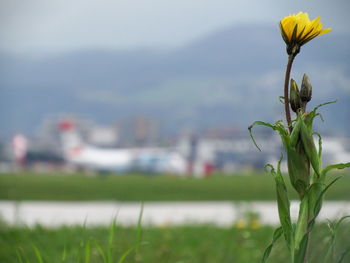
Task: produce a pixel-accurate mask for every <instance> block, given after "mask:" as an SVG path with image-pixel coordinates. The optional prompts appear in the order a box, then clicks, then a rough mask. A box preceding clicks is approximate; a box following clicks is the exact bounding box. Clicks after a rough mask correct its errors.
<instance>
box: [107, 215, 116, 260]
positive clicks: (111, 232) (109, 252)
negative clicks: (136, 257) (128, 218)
mask: <svg viewBox="0 0 350 263" xmlns="http://www.w3.org/2000/svg"><path fill="white" fill-rule="evenodd" d="M116 218H117V215H115V216H114V218H113V220H112V223H111V226H110V228H109V238H108V248H107V262H108V263H112V262H113V254H112V247H113V242H114V235H115V232H116V229H117V224H116V221H117V219H116Z"/></svg>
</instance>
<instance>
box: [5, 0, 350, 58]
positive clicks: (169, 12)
mask: <svg viewBox="0 0 350 263" xmlns="http://www.w3.org/2000/svg"><path fill="white" fill-rule="evenodd" d="M349 3H350V1H348V0H339V1H337V0H334V1H330V0H309V1H306V0H294V1H291V0H289V1H283V0H280V1H278V0H251V1H249V0H240V1H234V0H30V1H29V0H0V38H1V39H0V40H1V41H0V52H6V53H19V54H38V53H44V54H45V53H49V54H55V53H60V52H67V51H74V50H81V49H89V48H101V49H132V48H143V47H165V48H167V47H178V46H181V45H184V44H186V43H189V42H191V41H193V40H195V39H196V38H198V37H201V36H203V35H206V34H209V33H210V32H213V31H215V30H218V29H221V28H225V27H228V26H232V25H240V24H246V23H250V24H258V23H263V24H271V25H276V26H277V23H278V21H279V20H280V19H281V18H282V17H284V16H286V15H288V14H290V13H295V12H298V11H306V12H309V14H310V17H311V18H314V17H315V16H318V15H320V16H321V17H322V22H323V23H324V26H326V27H332V28H333V30H334V31H333V32H337V31H338V32H348V33H349V32H350V30H349V25H350V16H349V11H350V4H349Z"/></svg>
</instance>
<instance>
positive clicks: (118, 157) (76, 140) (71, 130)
mask: <svg viewBox="0 0 350 263" xmlns="http://www.w3.org/2000/svg"><path fill="white" fill-rule="evenodd" d="M59 129H60V131H61V137H62V144H63V154H64V158H65V160H66V161H67V162H69V163H71V164H74V165H77V166H79V167H84V168H88V169H91V170H94V171H99V172H101V171H103V172H132V171H138V172H146V173H169V174H178V175H184V174H186V172H187V161H186V159H185V158H184V157H183V156H182V155H181V154H180V153H179V152H178V151H176V150H172V149H167V148H127V149H105V148H99V147H95V146H92V145H88V144H86V143H84V142H83V140H82V139H81V137H80V135H79V133H78V131H77V130H76V128H75V125H74V123H73V121H70V120H65V121H62V122H60V123H59Z"/></svg>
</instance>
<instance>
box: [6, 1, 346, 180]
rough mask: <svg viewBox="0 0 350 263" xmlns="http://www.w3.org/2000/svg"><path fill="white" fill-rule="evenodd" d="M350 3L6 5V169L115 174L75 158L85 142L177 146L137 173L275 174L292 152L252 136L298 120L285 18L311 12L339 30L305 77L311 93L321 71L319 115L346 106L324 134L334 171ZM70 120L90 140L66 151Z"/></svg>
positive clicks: (318, 48)
mask: <svg viewBox="0 0 350 263" xmlns="http://www.w3.org/2000/svg"><path fill="white" fill-rule="evenodd" d="M349 5H350V4H349V3H348V2H347V1H345V0H344V1H336V2H334V3H330V2H329V1H308V2H307V3H305V2H304V1H293V2H290V3H288V2H278V1H271V0H270V1H264V2H261V1H257V0H256V1H226V0H219V1H197V0H190V1H189V0H186V1H185V0H184V1H182V0H180V1H171V2H169V1H167V2H165V1H161V0H151V1H135V0H131V1H105V0H103V1H93V0H84V1H80V0H78V1H68V0H63V1H49V2H48V1H44V0H34V1H30V2H28V1H20V0H18V1H17V0H15V1H1V11H0V12H1V24H0V26H1V27H0V38H1V43H0V92H1V93H0V94H1V96H0V127H1V129H0V142H1V148H0V149H1V155H0V156H1V157H0V158H1V159H0V160H1V165H0V171H8V170H13V169H14V167H13V165H14V164H16V158H17V164H18V162H20V163H21V165H24V164H25V165H26V167H27V168H32V169H34V167H36V168H38V169H41V170H44V171H45V170H46V169H59V168H62V167H63V166H65V165H66V164H67V161H68V163H70V164H75V168H76V166H81V167H80V168H84V167H85V168H87V167H88V169H90V170H110V169H111V167H108V169H104V168H105V167H104V165H99V164H92V163H91V164H90V165H87V163H89V161H88V160H90V159H89V158H86V157H84V158H82V159H83V161H81V160H80V162H79V161H77V160H76V159H77V157H76V158H75V160H73V159H74V158H73V157H72V156H70V157H68V155H69V151H72V148H73V147H75V148H76V147H78V146H81V145H83V144H84V145H93V146H98V147H99V148H101V147H103V148H116V149H132V148H138V149H139V148H145V149H148V148H157V149H158V148H160V149H165V150H163V151H161V153H159V152H158V153H157V154H155V153H154V151H153V152H150V151H144V152H143V156H140V153H137V154H136V153H132V155H133V157H130V158H129V161H130V162H129V164H130V165H129V164H128V168H130V169H134V168H135V163H140V162H143V163H146V164H144V165H146V166H147V169H149V170H152V169H153V167H152V165H153V166H154V165H156V164H155V163H157V161H155V159H157V160H158V163H159V162H161V161H159V159H163V160H165V159H166V160H167V162H177V163H178V164H177V165H175V166H177V168H174V169H175V170H174V172H175V173H179V171H177V170H182V171H183V172H181V173H185V170H186V171H187V172H190V173H191V172H192V171H193V169H196V174H203V173H205V172H204V171H207V172H208V171H212V170H213V171H214V170H216V171H220V172H234V171H242V170H248V171H251V170H252V169H261V167H263V164H264V163H266V162H269V161H270V162H273V161H275V160H276V159H277V158H278V157H279V154H280V152H281V148H279V147H273V145H277V144H278V143H277V141H278V137H277V136H275V135H274V134H273V133H272V132H270V131H269V130H267V129H261V130H260V129H257V130H256V136H257V137H258V138H259V137H262V138H263V141H264V142H265V143H266V144H267V145H269V147H263V149H264V151H265V153H264V154H261V153H259V152H258V151H256V149H255V148H254V147H253V145H252V143H251V142H250V140H249V136H248V132H247V127H248V126H249V125H250V124H251V123H252V122H253V121H255V120H264V121H269V122H272V121H275V120H278V119H283V118H284V116H283V106H282V104H281V103H280V102H279V99H278V97H279V96H281V95H282V86H283V77H284V69H285V65H286V60H287V55H286V53H285V44H284V42H283V41H282V39H281V36H280V33H279V27H278V21H279V20H280V19H281V18H282V17H284V16H286V15H288V14H291V13H296V12H299V11H305V12H308V13H309V15H310V18H311V19H313V18H315V17H316V16H318V15H320V16H321V17H322V22H324V26H325V27H326V28H327V27H331V28H332V29H333V30H332V32H331V33H330V34H328V35H324V36H320V37H318V38H317V39H315V40H314V41H312V42H311V43H308V44H307V45H305V46H304V47H303V48H302V52H301V54H300V55H299V56H298V57H297V59H296V62H295V64H294V71H293V72H292V77H293V78H294V79H296V80H297V81H298V82H299V83H300V82H301V78H302V75H303V73H304V72H307V73H308V75H309V77H310V79H311V82H312V83H313V87H314V92H313V100H312V103H311V104H312V105H311V106H314V105H317V104H319V103H322V102H325V101H329V100H334V99H338V102H337V103H335V104H332V105H330V106H327V107H325V108H324V109H322V110H321V112H322V115H323V117H324V119H325V121H326V123H321V122H318V123H317V126H318V130H319V131H321V132H322V133H323V134H324V135H325V136H326V138H325V143H326V145H325V147H326V148H327V150H328V149H329V152H330V154H329V156H328V157H327V156H326V162H333V161H344V160H345V159H347V160H349V159H350V158H349V152H350V150H349V148H350V146H349V136H350V133H349V128H350V121H349V116H350V106H349V105H350V104H349V102H350V60H349V58H350V57H349V56H350V50H349V49H350V48H349V45H348V43H349V40H350V29H349V27H348V25H349V22H350V21H349V20H350V18H349V16H348V10H349V7H350V6H349ZM67 119H69V120H70V122H72V124H74V130H75V135H74V136H75V137H79V142H78V141H75V143H69V140H68V143H65V145H64V142H63V141H62V132H60V131H59V129H58V128H57V127H58V124H59V122H61V121H66V120H67ZM258 141H259V139H258ZM260 141H261V140H260ZM68 145H69V146H68ZM69 147H70V149H68V148H69ZM169 149H171V150H169ZM169 151H175V152H178V153H179V155H177V156H176V157H174V156H169ZM67 152H68V153H67ZM104 153H105V152H104ZM165 153H166V154H165ZM336 153H337V154H336ZM130 154H131V153H130ZM130 154H129V155H130ZM71 155H72V154H71ZM75 155H79V154H77V151H75ZM81 155H84V151H83V152H82V153H81V154H80V157H81ZM136 155H138V156H136ZM145 155H147V156H145ZM93 156H94V157H93V159H95V156H100V155H93ZM80 157H79V158H80ZM79 158H78V159H79ZM113 158H116V157H113ZM120 158H124V159H125V158H127V157H125V155H123V154H122V155H121V157H120ZM80 159H81V158H80ZM117 159H118V158H117ZM141 159H142V160H141ZM146 159H147V160H146ZM169 159H174V160H172V161H169ZM175 159H176V160H175ZM180 159H181V160H180ZM131 162H133V164H131ZM150 162H153V164H151V163H150ZM163 162H164V161H163ZM184 162H186V164H184ZM116 163H118V161H116ZM180 163H181V164H180ZM125 164H126V163H125ZM159 165H160V164H159ZM167 165H168V166H169V164H164V165H163V166H167ZM184 165H185V166H186V167H187V168H186V169H185V168H183V166H184ZM97 166H100V167H97ZM180 166H181V167H180ZM194 166H195V167H196V168H194ZM118 168H123V169H124V170H125V169H127V167H126V166H125V167H118V165H117V164H116V165H115V171H117V170H118ZM140 169H141V168H140V167H138V170H140ZM157 169H158V170H159V169H160V168H157V167H154V169H153V170H157ZM169 169H170V168H169ZM176 169H177V170H176ZM184 169H185V170H184ZM111 170H113V169H111ZM141 170H142V169H141ZM170 170H171V169H170ZM169 172H172V171H169Z"/></svg>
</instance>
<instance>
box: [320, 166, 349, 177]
mask: <svg viewBox="0 0 350 263" xmlns="http://www.w3.org/2000/svg"><path fill="white" fill-rule="evenodd" d="M349 167H350V163H338V164H331V165H328V166H327V167H326V168H324V169H323V171H322V176H323V177H325V176H326V175H327V173H328V172H329V171H331V170H333V169H339V170H341V169H345V168H349Z"/></svg>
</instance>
